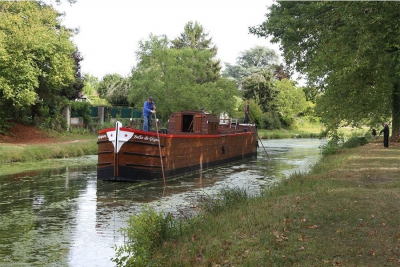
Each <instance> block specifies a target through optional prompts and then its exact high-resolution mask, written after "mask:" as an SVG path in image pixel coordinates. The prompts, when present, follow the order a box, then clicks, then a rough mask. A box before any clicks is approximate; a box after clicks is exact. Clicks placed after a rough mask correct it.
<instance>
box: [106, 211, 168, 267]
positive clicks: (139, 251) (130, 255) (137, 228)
mask: <svg viewBox="0 0 400 267" xmlns="http://www.w3.org/2000/svg"><path fill="white" fill-rule="evenodd" d="M121 232H122V233H123V234H124V237H125V244H124V245H123V246H121V247H116V248H115V250H116V258H113V259H112V261H113V262H115V263H116V266H121V267H122V266H146V265H147V264H148V263H149V262H150V261H151V259H152V253H153V252H154V251H155V250H156V249H157V248H159V247H160V246H161V245H162V243H163V241H164V240H165V239H166V238H167V236H168V235H173V233H175V226H174V221H173V219H172V216H171V215H170V214H167V215H166V216H164V215H163V214H162V213H157V212H156V211H155V210H154V209H152V208H150V207H148V206H145V207H144V208H143V209H142V211H141V213H140V214H138V215H133V216H131V217H130V218H129V220H128V227H127V228H122V229H121Z"/></svg>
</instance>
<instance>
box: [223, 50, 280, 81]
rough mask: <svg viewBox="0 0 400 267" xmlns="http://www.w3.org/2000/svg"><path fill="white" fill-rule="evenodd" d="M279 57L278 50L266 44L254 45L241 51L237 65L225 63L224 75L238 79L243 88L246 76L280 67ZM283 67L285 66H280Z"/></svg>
mask: <svg viewBox="0 0 400 267" xmlns="http://www.w3.org/2000/svg"><path fill="white" fill-rule="evenodd" d="M278 61H279V57H278V55H277V54H276V52H275V51H274V50H272V49H269V48H268V47H265V46H254V47H253V48H251V49H249V50H245V51H243V52H240V56H239V57H237V59H236V65H231V64H229V63H225V66H226V67H225V69H224V71H223V72H222V76H223V77H227V78H228V77H232V78H234V79H235V80H236V82H237V85H238V88H242V82H243V80H244V78H245V77H248V76H251V75H253V74H255V73H258V72H260V71H271V72H272V71H274V70H276V69H277V68H278V66H279V65H278ZM280 68H283V67H280Z"/></svg>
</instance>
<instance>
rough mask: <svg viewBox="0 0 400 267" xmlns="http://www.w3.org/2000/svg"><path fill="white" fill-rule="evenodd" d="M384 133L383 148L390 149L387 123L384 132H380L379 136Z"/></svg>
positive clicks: (384, 125)
mask: <svg viewBox="0 0 400 267" xmlns="http://www.w3.org/2000/svg"><path fill="white" fill-rule="evenodd" d="M381 133H383V147H386V148H388V147H389V126H388V125H387V123H385V124H383V129H382V131H380V132H379V134H381Z"/></svg>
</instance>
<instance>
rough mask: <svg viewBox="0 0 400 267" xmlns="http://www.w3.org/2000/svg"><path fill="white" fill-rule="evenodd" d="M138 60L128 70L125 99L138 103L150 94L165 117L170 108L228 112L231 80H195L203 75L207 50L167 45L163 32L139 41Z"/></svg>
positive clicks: (231, 100)
mask: <svg viewBox="0 0 400 267" xmlns="http://www.w3.org/2000/svg"><path fill="white" fill-rule="evenodd" d="M139 47H140V49H139V51H138V52H137V57H138V59H139V63H138V65H137V67H136V68H134V69H133V70H132V77H131V89H130V91H129V94H128V99H129V101H130V102H132V103H136V104H138V105H140V106H142V105H143V102H144V101H145V100H146V99H147V97H148V96H152V97H153V99H154V101H155V102H156V106H157V115H160V116H161V117H163V118H168V116H169V115H170V113H171V112H175V111H180V110H185V109H190V110H192V109H200V108H201V107H202V106H205V107H206V108H207V110H208V111H209V112H213V113H216V114H219V113H220V112H227V113H229V114H231V113H232V110H233V108H234V105H235V99H234V96H235V95H237V89H236V87H235V84H234V82H232V81H229V80H227V79H223V78H219V79H217V80H216V81H208V82H203V83H198V79H199V77H206V76H207V66H208V64H209V59H210V57H212V55H211V51H209V50H207V49H205V50H199V49H196V48H191V47H184V48H180V49H175V48H169V41H168V38H167V37H166V36H153V35H150V37H149V39H148V40H146V41H142V42H140V43H139Z"/></svg>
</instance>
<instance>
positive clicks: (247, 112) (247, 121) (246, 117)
mask: <svg viewBox="0 0 400 267" xmlns="http://www.w3.org/2000/svg"><path fill="white" fill-rule="evenodd" d="M249 112H250V101H249V100H247V103H246V106H244V121H243V123H249Z"/></svg>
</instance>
